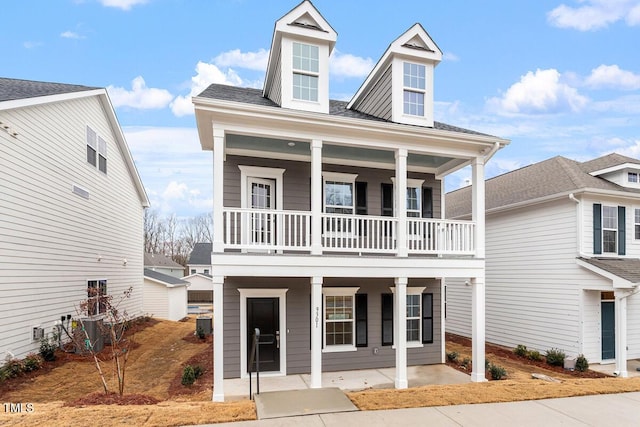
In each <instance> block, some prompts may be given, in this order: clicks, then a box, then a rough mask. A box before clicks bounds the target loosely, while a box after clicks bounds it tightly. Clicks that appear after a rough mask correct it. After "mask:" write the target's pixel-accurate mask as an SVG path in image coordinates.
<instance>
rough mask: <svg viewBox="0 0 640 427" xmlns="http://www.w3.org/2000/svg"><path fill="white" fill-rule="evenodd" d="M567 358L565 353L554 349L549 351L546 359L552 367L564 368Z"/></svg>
mask: <svg viewBox="0 0 640 427" xmlns="http://www.w3.org/2000/svg"><path fill="white" fill-rule="evenodd" d="M566 357H567V355H566V354H564V351H562V350H558V349H557V348H552V349H551V350H547V354H546V358H547V364H549V365H551V366H564V359H565V358H566Z"/></svg>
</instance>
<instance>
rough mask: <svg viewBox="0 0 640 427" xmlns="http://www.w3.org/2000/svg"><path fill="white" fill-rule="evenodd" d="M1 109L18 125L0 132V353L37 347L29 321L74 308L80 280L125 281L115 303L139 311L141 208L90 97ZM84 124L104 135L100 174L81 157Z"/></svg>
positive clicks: (115, 287)
mask: <svg viewBox="0 0 640 427" xmlns="http://www.w3.org/2000/svg"><path fill="white" fill-rule="evenodd" d="M0 119H1V120H2V121H3V122H5V123H9V124H10V126H11V127H12V129H15V130H16V131H17V132H18V133H19V136H18V138H17V139H15V138H11V137H9V136H8V135H7V134H6V133H5V132H0V182H1V183H2V185H1V186H0V242H2V243H1V244H0V272H1V273H0V358H4V355H5V354H6V353H7V352H11V353H12V354H13V355H15V356H16V357H23V356H25V355H26V354H27V353H29V352H32V351H37V349H38V343H37V342H34V341H32V339H31V328H32V327H33V326H36V325H39V326H41V327H44V328H45V331H46V332H47V333H50V332H51V330H52V327H53V325H54V322H55V321H56V320H59V319H60V316H62V315H67V314H71V315H73V316H76V314H77V313H76V307H77V305H78V303H79V302H80V301H81V300H82V299H84V298H86V297H87V280H91V279H107V280H108V284H107V290H108V293H109V294H112V295H114V296H115V298H116V299H118V297H119V296H120V295H122V293H123V292H124V290H126V289H127V288H128V287H129V286H133V288H134V290H133V293H132V294H131V297H130V298H129V299H128V300H126V301H125V302H124V303H123V307H124V308H125V309H126V310H127V311H128V312H129V314H131V315H137V314H139V313H141V308H142V281H143V274H142V271H143V266H142V264H143V252H142V248H143V234H142V222H143V208H142V203H141V201H140V198H139V194H138V192H137V190H136V188H135V186H134V183H133V181H132V179H131V176H130V174H129V171H128V169H127V167H126V165H125V163H124V161H123V159H122V156H121V153H120V151H119V148H118V146H117V144H116V140H115V135H114V132H113V130H112V128H111V126H110V124H109V122H108V120H107V118H106V116H105V113H104V111H103V109H102V106H101V104H100V102H99V99H98V98H97V97H91V98H81V99H76V100H72V101H65V102H58V103H53V104H47V105H37V106H32V107H26V108H20V109H14V110H4V111H0ZM87 125H89V126H91V127H92V128H93V129H94V130H96V132H97V133H98V134H99V135H100V136H101V137H102V138H104V139H105V140H106V141H107V159H108V160H107V162H108V170H107V172H108V173H107V175H105V174H103V173H102V172H100V171H98V170H97V169H96V168H95V167H93V166H91V165H90V164H88V163H87V161H86V139H85V132H86V130H85V129H86V126H87ZM74 184H75V185H78V186H80V187H82V188H83V189H85V190H87V191H88V192H89V199H84V198H82V197H80V196H78V195H76V194H73V193H72V186H73V185H74ZM125 260H126V262H125Z"/></svg>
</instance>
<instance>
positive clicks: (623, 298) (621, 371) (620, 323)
mask: <svg viewBox="0 0 640 427" xmlns="http://www.w3.org/2000/svg"><path fill="white" fill-rule="evenodd" d="M614 295H615V299H616V302H615V310H616V371H617V372H618V376H619V377H622V378H627V377H628V376H629V373H628V372H627V297H628V296H629V293H628V292H626V291H614Z"/></svg>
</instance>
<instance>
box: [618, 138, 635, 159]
mask: <svg viewBox="0 0 640 427" xmlns="http://www.w3.org/2000/svg"><path fill="white" fill-rule="evenodd" d="M628 144H629V145H628V146H627V147H625V148H622V149H617V150H616V153H620V154H622V155H625V156H629V157H633V158H634V159H640V139H636V140H634V141H629V142H628Z"/></svg>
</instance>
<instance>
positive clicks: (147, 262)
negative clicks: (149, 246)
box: [144, 252, 184, 268]
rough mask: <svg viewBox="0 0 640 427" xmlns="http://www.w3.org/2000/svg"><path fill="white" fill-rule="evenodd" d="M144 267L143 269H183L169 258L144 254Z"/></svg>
mask: <svg viewBox="0 0 640 427" xmlns="http://www.w3.org/2000/svg"><path fill="white" fill-rule="evenodd" d="M144 266H145V267H166V268H184V267H183V266H181V265H180V264H178V263H177V262H175V261H174V260H172V259H171V258H170V257H168V256H166V255H162V254H151V253H148V252H145V254H144Z"/></svg>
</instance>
